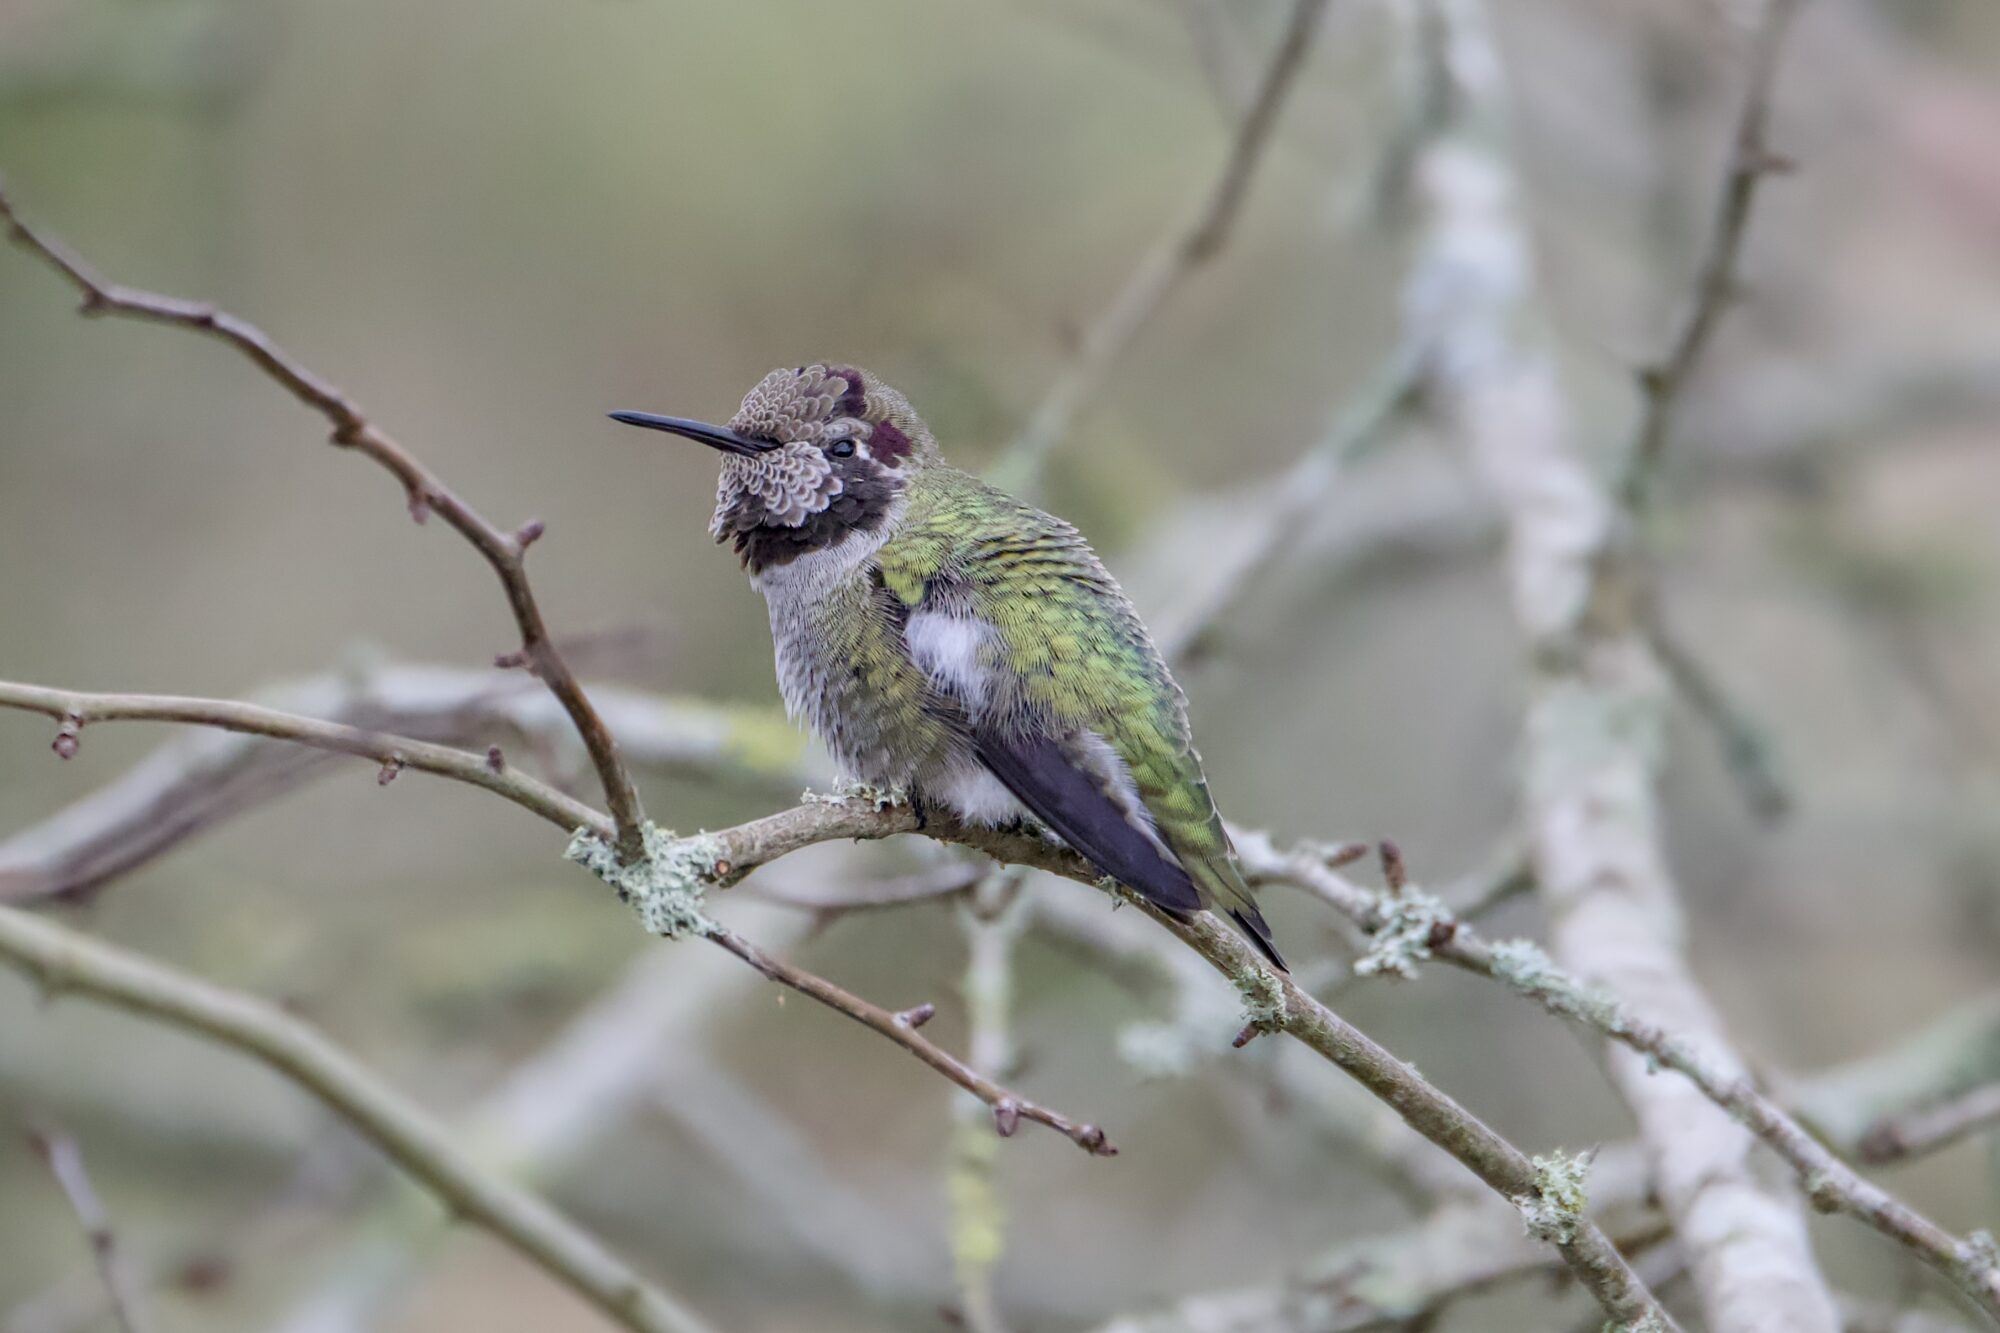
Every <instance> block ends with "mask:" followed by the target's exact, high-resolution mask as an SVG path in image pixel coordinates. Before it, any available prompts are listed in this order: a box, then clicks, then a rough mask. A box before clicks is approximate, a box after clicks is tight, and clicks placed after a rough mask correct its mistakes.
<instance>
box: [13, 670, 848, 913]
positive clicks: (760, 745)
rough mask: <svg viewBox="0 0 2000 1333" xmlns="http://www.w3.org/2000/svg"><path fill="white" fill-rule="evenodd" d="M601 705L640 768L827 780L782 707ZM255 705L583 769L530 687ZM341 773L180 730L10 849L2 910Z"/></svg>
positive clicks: (617, 701) (340, 682)
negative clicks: (498, 744)
mask: <svg viewBox="0 0 2000 1333" xmlns="http://www.w3.org/2000/svg"><path fill="white" fill-rule="evenodd" d="M591 694H592V701H593V703H594V704H595V705H596V707H597V709H598V711H599V712H600V713H602V715H603V716H604V719H605V721H606V723H607V724H609V725H610V727H611V728H612V730H613V731H615V732H616V733H617V735H618V738H619V748H620V750H621V752H622V753H623V754H624V756H625V759H626V761H627V762H628V763H630V764H632V765H634V766H635V767H638V768H642V769H645V770H648V771H655V772H660V773H665V774H670V775H675V776H695V777H698V778H700V779H701V780H703V781H715V780H725V781H729V782H733V783H736V784H739V785H743V786H745V787H746V788H748V789H750V790H753V791H778V790H783V791H797V790H798V789H799V787H800V786H801V785H809V784H811V783H814V782H819V781H822V780H824V779H825V778H826V777H827V776H828V774H827V772H826V771H825V769H824V768H823V767H822V766H821V765H820V764H819V763H818V762H816V761H811V760H809V759H808V757H807V752H806V748H805V743H804V740H803V738H802V737H800V736H799V735H798V734H797V733H796V732H795V731H793V730H792V728H791V727H790V725H789V724H788V723H786V722H785V720H784V717H783V715H782V714H779V713H778V712H776V710H769V711H766V710H760V709H754V708H742V707H733V706H728V705H718V704H713V703H708V702H704V701H698V700H691V699H685V698H678V697H674V696H670V695H659V694H651V693H645V692H642V691H637V690H631V689H625V688H621V687H618V686H605V687H600V688H598V689H595V690H593V691H592V692H591ZM256 697H257V698H258V699H259V700H260V701H261V702H262V703H263V704H264V705H265V706H266V707H271V708H277V709H279V710H281V711H283V712H287V713H292V714H302V715H305V716H308V717H315V718H318V719H320V720H321V721H325V722H332V723H339V724H344V725H346V726H349V727H354V728H358V729H360V730H361V731H364V732H370V733H382V732H391V733H394V734H395V735H397V736H400V737H410V738H414V739H416V740H420V741H428V742H430V743H432V744H438V745H449V746H455V747H459V748H464V749H472V750H477V749H479V748H481V747H486V746H490V743H491V741H492V740H493V738H494V737H495V736H496V735H499V736H502V737H505V738H507V739H508V740H509V741H511V742H514V745H510V747H509V749H508V751H507V752H506V753H505V754H504V755H503V756H502V763H503V765H504V766H505V769H506V771H508V772H515V771H518V770H519V768H520V765H519V764H518V763H517V762H516V761H515V759H514V758H513V756H514V753H515V748H516V747H518V750H519V752H520V754H521V755H522V756H524V757H532V758H533V759H534V760H535V768H536V769H538V770H539V771H540V772H542V773H544V774H562V773H566V772H567V770H568V769H569V768H570V767H571V764H572V760H573V759H575V760H579V761H580V760H581V759H582V758H583V755H582V745H581V743H580V742H579V741H578V740H577V738H576V731H575V728H574V727H573V726H572V725H571V723H570V720H569V715H568V714H567V713H566V712H564V711H563V708H562V704H561V702H560V701H558V700H557V699H556V697H555V696H554V695H552V694H550V693H549V692H548V691H547V690H545V689H543V688H542V687H541V686H540V685H539V684H538V683H536V682H535V681H534V680H532V679H529V678H528V677H526V676H520V675H513V674H503V673H500V672H495V671H483V670H465V669H461V668H456V667H440V666H425V665H419V664H412V663H398V664H380V665H374V666H370V667H368V668H367V669H366V670H365V671H363V672H360V673H356V672H352V671H333V672H326V673H322V674H320V675H316V676H309V677H306V678H303V679H300V680H296V681H289V682H286V683H284V684H281V685H279V686H276V687H274V688H272V689H270V690H260V691H259V692H258V694H257V696H256ZM572 752H574V753H572ZM489 760H490V753H489ZM341 762H343V761H342V758H341V756H340V755H339V754H335V753H330V752H327V751H323V750H311V749H306V748H303V747H301V746H299V745H295V744H290V743H285V742H276V741H270V740H266V739H263V738H261V737H258V736H252V735H246V734H243V733H233V734H232V733H229V732H223V731H217V730H214V729H212V728H191V729H188V730H186V731H183V732H181V733H180V734H178V735H176V736H174V737H173V738H172V739H171V740H169V741H167V742H166V743H165V744H164V745H162V746H160V747H159V748H158V749H157V750H155V751H153V753H152V754H150V755H148V756H147V757H146V758H145V759H144V760H143V761H141V762H140V763H139V764H138V765H136V766H135V767H133V768H132V769H130V770H129V771H127V772H126V773H125V774H124V775H122V776H121V777H119V778H117V779H116V780H114V781H112V782H111V783H109V784H108V785H106V786H103V787H100V788H98V789H97V790H95V791H93V792H91V793H90V794H89V795H87V796H84V797H81V798H79V799H78V800H77V801H75V802H73V803H71V804H70V805H68V806H66V807H64V808H63V809H62V810H60V811H58V812H56V813H55V814H52V815H50V816H49V817H48V818H47V819H45V820H43V821H42V822H41V823H39V824H36V825H34V826H33V827H30V828H27V829H23V830H21V831H20V832H18V833H15V834H13V835H11V836H9V837H7V838H4V839H0V902H15V903H19V902H30V901H34V900H36V899H40V898H48V897H53V896H62V897H65V898H76V897H79V896H82V895H84V894H88V893H90V892H93V891H95V890H96V889H98V888H101V887H102V886H103V885H105V884H107V883H109V882H111V881H112V880H114V879H116V878H118V877H119V876H121V875H125V874H128V873H129V872H130V871H131V870H133V869H134V868H135V867H137V866H140V865H144V864H145V863H146V862H148V861H150V860H152V859H153V858H155V857H158V856H161V855H163V854H165V853H166V852H168V851H170V850H172V849H173V848H175V847H177V846H179V845H180V844H181V843H182V842H184V841H185V840H186V839H188V838H190V837H192V836H194V835H196V834H199V833H201V832H203V831H204V830H206V829H209V828H211V827H213V826H214V825H216V824H218V823H220V822H222V821H223V820H227V819H233V818H238V817H240V816H242V815H243V814H245V813H247V812H248V811H250V810H252V809H255V808H256V807H258V806H261V805H265V804H269V803H270V802H272V801H275V800H277V799H278V798H280V797H282V796H285V795H287V794H288V793H290V792H292V791H294V790H296V789H297V788H299V787H300V786H302V785H304V784H306V783H308V782H311V781H314V780H316V779H317V778H319V777H322V776H324V775H325V774H327V773H328V772H330V771H331V770H332V769H333V768H334V767H335V766H336V765H338V764H339V763H341Z"/></svg>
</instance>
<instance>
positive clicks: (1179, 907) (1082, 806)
mask: <svg viewBox="0 0 2000 1333" xmlns="http://www.w3.org/2000/svg"><path fill="white" fill-rule="evenodd" d="M973 748H974V750H975V751H976V752H977V753H978V755H979V762H980V763H982V764H984V765H986V767H987V768H989V769H991V770H992V772H993V776H994V777H996V778H999V779H1000V781H1001V782H1002V783H1003V784H1005V786H1006V788H1007V790H1008V791H1011V792H1013V793H1014V797H1015V799H1016V800H1018V801H1020V803H1021V804H1022V805H1025V806H1027V807H1028V810H1029V812H1030V813H1031V814H1033V815H1034V816H1035V818H1037V819H1039V820H1041V821H1042V822H1043V823H1044V824H1047V825H1048V826H1049V827H1050V828H1051V829H1053V830H1055V833H1056V835H1057V836H1058V837H1060V838H1061V839H1062V840H1063V841H1064V842H1066V843H1068V844H1069V845H1070V846H1071V847H1074V848H1075V849H1076V850H1077V851H1078V852H1080V853H1082V854H1083V855H1084V856H1085V857H1086V858H1088V860H1089V861H1090V863H1091V864H1092V865H1094V866H1096V867H1097V868H1098V869H1099V870H1102V871H1103V872H1104V873H1105V874H1107V875H1109V876H1111V877H1112V878H1113V879H1115V880H1117V881H1118V882H1119V883H1120V884H1123V885H1126V886H1127V887H1129V888H1131V889H1134V890H1136V891H1137V892H1139V893H1143V894H1144V895H1146V897H1148V898H1150V899H1151V900H1152V901H1154V902H1156V903H1158V904H1159V905H1160V906H1161V907H1164V908H1166V909H1167V910H1168V911H1169V912H1173V913H1176V914H1181V913H1188V912H1198V911H1200V910H1201V896H1200V895H1199V894H1197V893H1196V892H1195V887H1194V881H1193V880H1191V879H1189V878H1188V873H1187V871H1185V870H1183V869H1181V867H1180V865H1179V864H1178V863H1177V862H1174V861H1171V860H1169V859H1168V858H1166V857H1165V856H1162V855H1161V854H1160V849H1159V848H1158V847H1156V846H1154V845H1153V842H1152V840H1151V839H1150V838H1148V837H1147V836H1146V835H1145V834H1144V833H1142V832H1140V831H1139V829H1138V828H1136V827H1134V825H1133V824H1132V821H1131V820H1130V819H1129V818H1128V817H1127V816H1126V813H1125V811H1124V810H1123V809H1121V808H1119V806H1118V804H1117V803H1116V802H1115V801H1113V800H1112V799H1111V797H1110V796H1109V795H1108V794H1107V793H1106V792H1105V790H1104V788H1103V786H1102V785H1101V783H1100V781H1099V779H1098V778H1097V777H1096V776H1095V775H1093V774H1091V773H1088V772H1086V771H1085V770H1084V769H1082V768H1080V767H1079V766H1078V765H1077V764H1076V762H1075V760H1074V759H1073V758H1072V757H1071V755H1070V753H1069V752H1068V751H1067V750H1066V749H1065V747H1064V746H1063V745H1062V744H1061V743H1060V742H1058V741H1056V740H1053V739H1051V738H1049V737H1046V736H1001V735H998V734H995V733H991V732H986V733H975V734H974V736H973Z"/></svg>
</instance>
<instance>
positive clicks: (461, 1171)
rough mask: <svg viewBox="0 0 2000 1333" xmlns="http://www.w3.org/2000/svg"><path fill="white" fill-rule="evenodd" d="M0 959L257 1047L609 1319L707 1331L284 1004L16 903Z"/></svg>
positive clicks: (250, 1049) (668, 1330)
mask: <svg viewBox="0 0 2000 1333" xmlns="http://www.w3.org/2000/svg"><path fill="white" fill-rule="evenodd" d="M0 957H4V958H5V960H6V961H7V962H9V963H10V964H12V965H13V966H14V967H15V968H17V969H19V970H20V971H23V972H25V973H26V974H28V975H29V976H30V977H32V978H34V979H35V980H36V981H38V982H40V984H41V985H42V986H43V987H44V988H45V989H46V990H47V991H49V992H50V993H51V994H52V995H60V994H65V993H73V994H77V995H81V996H85V997H87V998H90V999H93V1000H97V1001H100V1002H102V1003H105V1004H110V1005H114V1006H116V1007H118V1008H121V1009H126V1010H129V1011H130V1012H132V1013H136V1014H139V1015H142V1016H144V1017H147V1018H152V1019H156V1020H158V1021H161V1022H165V1023H169V1024H172V1025H174V1026H176V1027H180V1028H183V1029H186V1030H188V1031H192V1032H198V1033H201V1034H203V1035H205V1036H207V1037H209V1038H211V1039H213V1040H215V1041H218V1042H220V1043H222V1044H223V1045H226V1046H232V1047H235V1048H236V1049H237V1050H240V1051H243V1052H245V1053H246V1054H248V1055H251V1056H254V1057H255V1058H256V1059H258V1060H260V1061H262V1062H263V1063H265V1064H267V1065H269V1066H270V1067H271V1068H273V1069H275V1070H277V1071H278V1072H279V1073H280V1074H283V1075H284V1076H285V1077H287V1078H288V1079H290V1080H291V1081H292V1082H294V1083H296V1084H297V1085H298V1086H300V1087H301V1088H304V1089H305V1090H306V1091H308V1092H310V1093H312V1094H313V1095H314V1096H315V1097H317V1098H319V1100H320V1101H321V1102H323V1103H324V1104H325V1105H326V1106H327V1107H328V1108H329V1109H331V1110H332V1111H334V1112H335V1113H336V1114H338V1115H339V1116H341V1118H342V1119H344V1120H346V1121H347V1123H348V1124H350V1125H351V1126H353V1127H354V1129H355V1130H356V1131H358V1132H359V1133H360V1134H362V1135H363V1136H364V1137H366V1138H367V1139H369V1140H370V1141H371V1142H373V1143H374V1144H375V1145H376V1146H377V1147H379V1148H381V1149H382V1151H383V1152H385V1153H387V1154H388V1155H389V1156H390V1157H391V1158H393V1159H394V1160H395V1161H396V1163H397V1164H398V1165H400V1166H401V1167H402V1168H403V1169H404V1170H405V1171H407V1172H409V1173H410V1175H411V1176H413V1177H414V1178H416V1179H418V1180H421V1181H422V1182H423V1183H424V1184H425V1185H426V1186H427V1187H428V1188H429V1189H430V1190H431V1191H432V1192H433V1193H434V1194H436V1195H437V1196H438V1198H439V1199H441V1200H442V1201H443V1202H444V1203H445V1204H446V1205H447V1206H448V1207H450V1208H451V1209H452V1210H453V1211H455V1212H456V1213H458V1214H460V1215H461V1216H463V1217H466V1218H468V1219H470V1220H471V1221H473V1222H476V1223H477V1224H479V1225H480V1226H482V1227H484V1228H486V1229H487V1230H488V1231H491V1232H492V1233H493V1234H494V1235H495V1236H497V1237H499V1238H500V1239H501V1240H503V1241H505V1242H507V1243H508V1244H509V1245H511V1246H513V1247H514V1248H515V1249H516V1250H517V1251H518V1252H520V1254H521V1255H523V1256H524V1257H525V1258H527V1259H528V1260H529V1261H531V1262H532V1263H534V1264H535V1265H536V1266H537V1267H540V1268H541V1269H543V1270H544V1271H546V1272H547V1273H549V1274H550V1275H551V1276H552V1277H554V1278H556V1279H557V1280H558V1281H560V1282H562V1283H563V1284H564V1285H566V1286H568V1287H569V1288H570V1289H571V1290H573V1291H575V1292H577V1293H578V1294H579V1295H581V1296H583V1297H584V1298H585V1299H587V1300H588V1301H590V1302H591V1304H593V1305H595V1306H596V1307H597V1308H598V1309H599V1310H601V1311H603V1312H604V1314H605V1315H606V1316H608V1317H609V1318H610V1319H611V1320H612V1321H613V1322H615V1323H618V1324H620V1325H622V1326H624V1327H626V1328H629V1329H634V1330H638V1331H639V1333H704V1330H706V1328H707V1325H706V1324H704V1323H703V1322H702V1321H701V1320H699V1319H697V1318H696V1317H695V1316H694V1315H693V1314H692V1313H690V1312H689V1311H688V1310H687V1309H685V1308H684V1307H683V1306H681V1305H680V1303H679V1302H678V1301H676V1300H674V1299H673V1298H672V1297H670V1296H668V1295H666V1294H665V1293H664V1292H662V1291H660V1290H658V1289H657V1288H655V1287H653V1286H650V1285H649V1284H647V1283H646V1282H645V1281H643V1280H642V1279H641V1278H640V1277H639V1276H638V1275H637V1274H636V1273H634V1272H633V1271H632V1270H631V1269H630V1268H628V1267H627V1266H626V1265H625V1264H624V1263H623V1262H622V1261H620V1260H619V1259H617V1258H616V1257H614V1256H613V1255H612V1254H611V1253H610V1252H609V1251H607V1250H605V1249H604V1248H603V1247H602V1246H601V1245H599V1244H598V1243H597V1241H596V1240H594V1239H592V1238H591V1237H590V1235H589V1234H587V1233H586V1232H584V1231H581V1230H579V1229H578V1228H577V1227H576V1226H575V1225H574V1224H573V1223H571V1222H570V1221H569V1220H568V1219H567V1218H565V1217H564V1216H563V1215H562V1214H560V1213H558V1212H556V1211H555V1210H554V1209H553V1208H551V1207H549V1205H548V1204H547V1203H545V1202H543V1201H542V1200H541V1199H540V1198H538V1197H536V1196H535V1195H533V1194H531V1193H528V1192H527V1191H525V1190H522V1189H520V1188H519V1187H517V1186H515V1185H513V1184H511V1183H509V1182H508V1181H506V1180H504V1179H502V1178H500V1177H498V1176H496V1175H493V1174H492V1173H490V1172H488V1171H486V1170H485V1169H484V1168H482V1167H480V1166H479V1165H478V1164H477V1163H476V1162H474V1161H473V1160H472V1158H471V1157H470V1156H469V1155H467V1154H466V1152H465V1151H464V1149H462V1148H461V1147H460V1146H459V1145H458V1143H457V1141H456V1139H455V1138H454V1136H453V1135H452V1134H451V1133H450V1132H449V1131H448V1130H446V1129H444V1128H443V1127H442V1126H440V1125H438V1124H437V1123H436V1122H435V1121H433V1120H431V1119H430V1118H429V1117H428V1116H426V1115H425V1114H424V1113H423V1112H422V1111H420V1110H419V1109H418V1108H417V1107H416V1106H414V1105H412V1104H411V1103H410V1102H408V1101H406V1100H405V1099H404V1098H403V1097H402V1096H401V1095H400V1094H399V1093H397V1092H396V1091H394V1090H393V1089H392V1088H390V1087H389V1086H388V1085H387V1084H385V1083H383V1082H382V1081H381V1080H380V1079H378V1078H377V1077H376V1076H375V1075H374V1074H373V1073H371V1072H370V1071H369V1070H368V1069H366V1068H364V1067H363V1066H361V1065H360V1064H358V1063H356V1062H355V1060H354V1059H353V1058H352V1057H351V1056H349V1055H348V1054H347V1053H346V1052H345V1051H343V1050H341V1049H340V1048H339V1047H338V1046H336V1045H334V1044H333V1043H332V1042H331V1041H329V1040H327V1038H326V1037H325V1036H323V1035H322V1034H321V1033H320V1032H319V1031H318V1029H316V1028H313V1027H311V1026H310V1025H308V1024H306V1023H303V1022H301V1021H300V1020H298V1019H296V1018H293V1017H292V1016H291V1015H289V1014H287V1013H285V1012H284V1011H282V1010H280V1009H278V1008H276V1007H274V1006H272V1005H269V1004H266V1003H264V1002H263V1001H261V1000H257V999H254V998H252V997H250V996H248V995H244V994H241V993H239V992H236V991H231V990H226V989H224V988H223V987H220V986H216V985H213V984H211V983H209V982H206V981H203V980H201V979H199V978H197V977H191V976H188V975H185V974H183V973H180V972H176V971H174V970H172V969H170V968H167V967H164V966H162V965H161V964H159V963H156V962H152V961H150V960H147V959H144V958H140V957H138V956H137V955H134V954H131V953H127V952H126V951H125V950H122V949H117V948H114V947H112V946H111V945H108V944H104V943H101V942H99V941H96V940H93V939H90V938H89V937H88V936H85V935H81V934H78V933H77V932H75V931H71V930H66V929H64V928H62V927H60V926H57V925H55V924H54V923H52V922H49V921H42V920H38V919H36V918H35V917H32V916H29V915H27V914H26V913H24V912H20V911H17V910H15V909H13V908H0Z"/></svg>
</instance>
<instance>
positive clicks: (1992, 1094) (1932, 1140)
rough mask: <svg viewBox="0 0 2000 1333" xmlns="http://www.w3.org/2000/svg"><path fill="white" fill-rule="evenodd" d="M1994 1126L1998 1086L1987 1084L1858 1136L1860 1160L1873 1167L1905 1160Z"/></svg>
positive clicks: (1999, 1114) (1999, 1118)
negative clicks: (1873, 1165) (1859, 1138)
mask: <svg viewBox="0 0 2000 1333" xmlns="http://www.w3.org/2000/svg"><path fill="white" fill-rule="evenodd" d="M1996 1125H2000V1083H1989V1084H1987V1085H1986V1086H1985V1087H1983V1088H1974V1089H1973V1090H1972V1091H1971V1092H1968V1093H1965V1094H1963V1095H1962V1096H1958V1097H1954V1098H1952V1099H1951V1100H1950V1101H1948V1102H1944V1103H1941V1104H1939V1105H1937V1106H1930V1107H1925V1108H1924V1109H1922V1110H1918V1111H1908V1112H1905V1113H1904V1114H1902V1115H1897V1116H1891V1117H1889V1118H1888V1119H1886V1120H1883V1121H1881V1122H1879V1123H1878V1124H1876V1125H1875V1126H1874V1128H1872V1129H1870V1130H1869V1131H1868V1132H1867V1133H1866V1134H1864V1135H1862V1136H1861V1160H1862V1161H1864V1162H1870V1163H1873V1164H1876V1165H1881V1164H1883V1163H1887V1162H1901V1161H1907V1160H1908V1159H1910V1158H1912V1157H1922V1156H1923V1155H1924V1154H1926V1153H1933V1152H1936V1151H1937V1150H1938V1149H1940V1148H1944V1147H1948V1146H1950V1145H1951V1144H1954V1143H1956V1142H1958V1141H1959V1140H1960V1139H1962V1138H1964V1137H1965V1136H1966V1135H1968V1134H1977V1133H1979V1132H1980V1131H1981V1130H1987V1129H1992V1128H1993V1127H1994V1126H1996Z"/></svg>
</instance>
